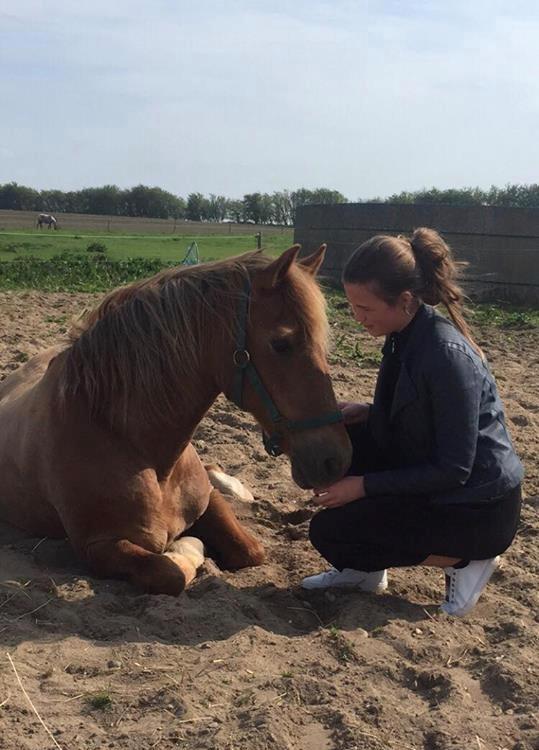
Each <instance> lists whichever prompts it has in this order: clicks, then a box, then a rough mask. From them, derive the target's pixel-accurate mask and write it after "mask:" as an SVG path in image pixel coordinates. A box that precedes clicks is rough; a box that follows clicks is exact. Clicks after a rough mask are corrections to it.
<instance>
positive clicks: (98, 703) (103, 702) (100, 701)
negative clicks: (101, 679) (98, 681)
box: [86, 690, 112, 711]
mask: <svg viewBox="0 0 539 750" xmlns="http://www.w3.org/2000/svg"><path fill="white" fill-rule="evenodd" d="M86 701H87V703H88V705H89V706H91V707H92V708H95V709H96V710H98V711H103V710H104V709H105V708H110V707H111V706H112V698H111V697H110V695H109V694H108V693H107V692H105V691H104V690H103V691H101V692H100V693H94V694H93V695H88V696H87V697H86Z"/></svg>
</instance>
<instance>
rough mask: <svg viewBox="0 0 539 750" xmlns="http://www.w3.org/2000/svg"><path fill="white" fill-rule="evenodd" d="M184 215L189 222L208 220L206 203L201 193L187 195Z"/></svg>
mask: <svg viewBox="0 0 539 750" xmlns="http://www.w3.org/2000/svg"><path fill="white" fill-rule="evenodd" d="M186 215H187V218H188V219H189V220H190V221H204V220H205V219H207V218H208V201H207V200H206V198H205V197H204V196H203V195H202V193H189V195H188V196H187V211H186Z"/></svg>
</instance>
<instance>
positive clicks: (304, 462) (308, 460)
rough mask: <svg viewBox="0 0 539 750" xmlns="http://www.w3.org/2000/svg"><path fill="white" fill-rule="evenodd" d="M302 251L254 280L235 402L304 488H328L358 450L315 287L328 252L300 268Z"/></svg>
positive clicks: (296, 248) (290, 252)
mask: <svg viewBox="0 0 539 750" xmlns="http://www.w3.org/2000/svg"><path fill="white" fill-rule="evenodd" d="M298 251H299V246H298V245H295V246H293V247H291V248H290V249H289V250H287V251H286V252H285V253H283V254H282V255H281V256H280V258H278V259H277V260H275V261H273V262H271V263H270V264H269V265H267V266H266V267H263V268H259V269H258V270H256V271H255V272H254V273H253V274H252V276H251V290H250V300H249V307H248V313H247V308H245V330H246V340H245V342H244V343H242V342H241V335H242V334H241V332H240V342H239V345H238V347H237V350H238V349H239V351H236V352H235V355H234V356H235V364H236V365H237V372H236V385H235V386H234V385H233V386H232V389H231V391H232V393H229V394H228V395H232V398H234V400H236V401H238V400H239V402H240V403H241V405H242V407H243V408H245V409H247V410H248V411H250V412H251V413H252V414H253V415H254V416H255V417H256V419H257V420H258V422H259V423H260V424H261V425H262V427H263V429H264V431H265V432H266V433H267V434H268V435H271V436H273V438H274V441H275V442H276V443H277V442H278V445H279V448H280V450H282V452H284V453H286V454H287V455H288V456H289V458H290V461H291V464H292V476H293V478H294V480H295V481H296V482H297V484H299V485H300V486H301V487H304V488H307V487H323V486H326V485H328V484H331V483H332V482H334V481H336V480H337V479H340V478H341V477H342V476H343V474H344V473H345V472H346V470H347V469H348V466H349V464H350V460H351V446H350V441H349V439H348V435H347V433H346V430H345V428H344V426H343V424H342V422H341V421H340V418H339V417H340V415H339V412H338V409H337V404H336V401H335V394H334V392H333V388H332V384H331V380H330V377H329V373H328V365H327V358H326V354H327V333H328V325H327V318H326V312H325V302H324V298H323V295H322V293H321V291H320V289H319V288H318V284H317V283H316V281H315V276H316V273H317V271H318V269H319V268H320V265H321V264H322V261H323V258H324V253H325V246H322V247H321V248H320V249H319V250H318V251H317V252H316V253H314V254H313V255H312V256H309V257H308V258H305V259H302V260H300V261H297V260H296V256H297V254H298ZM240 317H241V316H240ZM240 328H242V321H241V320H240ZM247 360H248V362H247ZM242 365H247V366H246V367H244V368H243V372H244V373H245V374H244V376H243V377H242V376H241V375H240V376H239V377H238V372H240V373H241V372H242ZM253 373H254V374H253ZM257 376H259V379H260V381H261V384H262V385H261V387H260V384H257ZM234 389H235V391H236V397H235V396H234V392H233V391H234ZM238 391H239V393H238Z"/></svg>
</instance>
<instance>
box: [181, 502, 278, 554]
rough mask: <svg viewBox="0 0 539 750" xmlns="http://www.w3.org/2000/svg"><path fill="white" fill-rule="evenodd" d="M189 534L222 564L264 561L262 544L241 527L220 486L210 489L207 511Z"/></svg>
mask: <svg viewBox="0 0 539 750" xmlns="http://www.w3.org/2000/svg"><path fill="white" fill-rule="evenodd" d="M189 534H190V535H192V536H195V537H198V538H199V539H201V540H202V541H203V542H204V544H205V545H206V546H207V547H209V548H210V550H211V551H213V552H214V554H216V558H217V562H218V563H219V564H220V565H221V566H222V567H223V568H229V569H235V568H248V567H251V566H254V565H262V563H263V562H264V558H265V553H264V548H263V547H262V545H261V544H260V542H258V541H257V540H256V539H255V538H254V537H253V536H251V535H250V534H249V533H248V532H247V531H246V530H245V529H244V528H243V526H242V525H241V524H240V522H239V521H238V519H237V518H236V516H235V514H234V511H233V510H232V508H231V507H230V504H229V503H228V502H227V501H226V500H225V498H224V497H223V495H222V494H221V493H220V492H219V490H216V489H214V490H212V492H211V494H210V501H209V503H208V507H207V509H206V511H205V512H204V513H203V515H202V516H201V517H200V518H199V519H198V521H196V523H195V524H194V525H193V526H192V527H191V528H190V529H189Z"/></svg>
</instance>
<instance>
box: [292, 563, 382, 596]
mask: <svg viewBox="0 0 539 750" xmlns="http://www.w3.org/2000/svg"><path fill="white" fill-rule="evenodd" d="M301 586H302V588H304V589H329V588H343V589H359V590H360V591H376V592H380V591H385V589H387V570H375V571H373V572H372V573H365V571H363V570H354V569H353V568H343V570H336V569H335V568H331V569H330V570H328V571H326V572H325V573H318V575H316V576H307V578H304V579H303V581H302V582H301Z"/></svg>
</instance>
